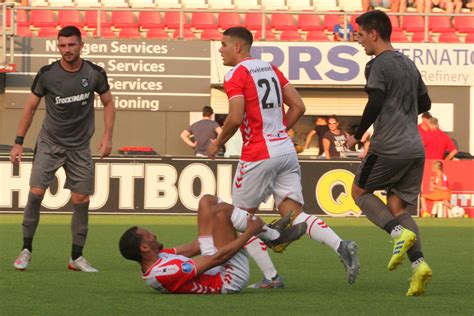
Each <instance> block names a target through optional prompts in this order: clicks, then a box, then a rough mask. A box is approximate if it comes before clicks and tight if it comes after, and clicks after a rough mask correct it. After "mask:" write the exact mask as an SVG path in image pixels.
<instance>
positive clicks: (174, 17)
mask: <svg viewBox="0 0 474 316" xmlns="http://www.w3.org/2000/svg"><path fill="white" fill-rule="evenodd" d="M180 18H181V13H180V12H176V11H167V12H165V26H166V27H167V28H169V29H178V28H179V24H180ZM183 25H184V27H191V24H190V23H189V19H188V16H187V15H186V14H184V15H183Z"/></svg>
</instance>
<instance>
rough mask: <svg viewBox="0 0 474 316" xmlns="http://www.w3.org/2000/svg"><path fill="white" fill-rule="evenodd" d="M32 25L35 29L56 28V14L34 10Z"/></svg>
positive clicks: (49, 11)
mask: <svg viewBox="0 0 474 316" xmlns="http://www.w3.org/2000/svg"><path fill="white" fill-rule="evenodd" d="M30 23H31V25H32V26H33V27H43V26H50V27H55V26H56V24H57V22H56V18H55V17H54V13H53V11H51V10H32V11H31V12H30ZM44 32H46V31H44Z"/></svg>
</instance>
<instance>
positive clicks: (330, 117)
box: [327, 114, 339, 123]
mask: <svg viewBox="0 0 474 316" xmlns="http://www.w3.org/2000/svg"><path fill="white" fill-rule="evenodd" d="M330 119H333V120H335V121H336V122H338V123H339V119H338V118H337V116H336V114H333V115H330V116H328V118H327V120H328V121H329V120H330Z"/></svg>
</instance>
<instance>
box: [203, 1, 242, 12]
mask: <svg viewBox="0 0 474 316" xmlns="http://www.w3.org/2000/svg"><path fill="white" fill-rule="evenodd" d="M207 4H208V5H209V8H210V9H221V10H222V9H234V8H235V6H234V4H233V3H232V0H207Z"/></svg>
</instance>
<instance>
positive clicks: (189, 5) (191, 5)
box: [181, 0, 208, 9]
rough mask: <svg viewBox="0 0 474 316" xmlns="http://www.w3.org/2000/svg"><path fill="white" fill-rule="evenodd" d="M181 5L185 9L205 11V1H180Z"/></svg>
mask: <svg viewBox="0 0 474 316" xmlns="http://www.w3.org/2000/svg"><path fill="white" fill-rule="evenodd" d="M181 5H182V6H183V8H185V9H207V8H208V6H207V3H206V0H181Z"/></svg>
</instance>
